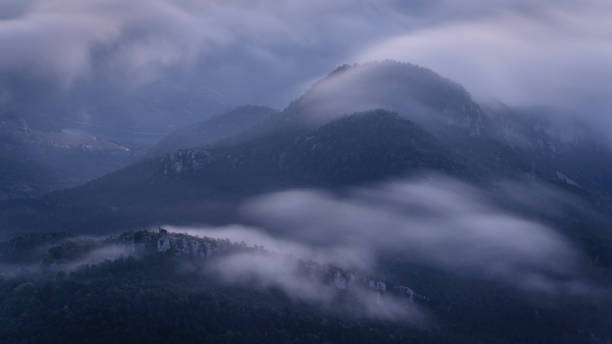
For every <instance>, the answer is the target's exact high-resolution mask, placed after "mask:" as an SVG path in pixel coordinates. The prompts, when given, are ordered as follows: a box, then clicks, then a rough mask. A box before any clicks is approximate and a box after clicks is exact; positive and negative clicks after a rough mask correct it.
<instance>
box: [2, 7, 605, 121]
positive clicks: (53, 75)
mask: <svg viewBox="0 0 612 344" xmlns="http://www.w3.org/2000/svg"><path fill="white" fill-rule="evenodd" d="M611 17H612V2H611V1H609V0H579V1H564V0H540V1H527V0H414V1H409V0H405V1H401V0H335V1H329V0H308V1H304V0H289V1H278V0H232V1H229V0H202V1H197V0H130V1H125V0H3V1H0V50H1V51H2V54H0V75H2V76H4V77H6V76H9V77H11V78H22V77H23V78H25V79H28V80H40V81H44V82H51V83H53V84H56V85H58V86H60V87H62V88H70V87H74V85H77V84H78V83H79V82H82V81H84V80H89V81H91V80H97V79H98V78H105V79H111V80H115V81H118V82H119V83H121V84H129V85H130V87H139V86H140V85H142V84H146V83H150V82H152V81H156V80H159V79H162V80H163V79H168V78H169V75H172V77H171V78H175V77H176V75H181V77H185V76H187V77H188V78H192V79H196V80H197V81H198V82H199V83H201V84H203V85H205V86H206V87H208V88H210V89H211V90H214V91H215V92H218V93H219V94H220V96H221V97H224V98H226V99H231V100H232V101H235V102H239V103H264V104H269V105H274V106H277V107H282V106H284V105H286V103H287V102H288V101H289V100H291V99H292V98H294V97H295V96H297V95H298V94H299V93H300V92H301V90H302V89H304V88H305V87H307V85H309V84H310V83H311V82H312V81H313V80H315V79H316V78H318V77H320V76H321V75H323V74H325V73H327V72H328V71H330V70H331V69H333V68H334V67H335V66H337V65H340V64H343V63H354V62H363V61H367V60H373V59H376V60H380V59H387V58H390V59H397V60H401V61H406V62H413V63H417V64H419V65H422V66H425V67H429V68H432V69H433V70H435V71H437V72H439V73H440V74H442V75H444V76H447V77H449V78H451V79H454V80H455V81H458V82H460V83H462V84H463V85H464V86H465V87H466V88H467V89H468V90H469V91H470V92H471V93H472V94H473V95H475V96H476V97H477V98H478V99H484V100H492V99H496V100H500V101H503V102H506V103H508V104H510V105H530V104H548V105H557V106H559V105H562V106H570V107H575V108H579V109H580V111H581V112H584V113H581V116H582V115H585V114H587V113H588V114H589V115H590V116H589V117H591V118H607V112H609V109H610V108H611V106H610V102H611V101H610V99H612V87H609V84H610V80H612V21H611V20H610V18H611ZM2 92H3V93H4V95H0V100H2V99H6V98H8V97H10V90H3V91H2ZM7 93H9V94H8V95H7Z"/></svg>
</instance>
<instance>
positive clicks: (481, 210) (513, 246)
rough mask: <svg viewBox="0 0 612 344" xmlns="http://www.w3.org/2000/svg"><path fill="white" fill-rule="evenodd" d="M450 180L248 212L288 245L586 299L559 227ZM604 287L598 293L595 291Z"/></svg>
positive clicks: (573, 254) (319, 195) (270, 204)
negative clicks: (395, 259) (384, 257)
mask: <svg viewBox="0 0 612 344" xmlns="http://www.w3.org/2000/svg"><path fill="white" fill-rule="evenodd" d="M494 204H495V202H494V201H493V200H492V199H491V198H490V195H488V194H487V193H485V192H482V191H479V190H478V189H475V188H474V187H471V186H468V185H466V184H463V183H461V182H458V181H454V180H451V179H446V178H441V177H438V178H434V179H422V180H410V181H398V182H395V183H389V184H385V185H381V186H379V187H372V188H367V189H360V190H355V191H353V192H352V193H351V194H350V195H349V196H346V197H337V196H334V195H331V194H327V193H324V192H319V191H308V190H296V191H287V192H282V193H277V194H272V195H267V196H264V197H261V198H258V199H255V200H253V201H252V202H250V203H249V204H248V205H246V207H245V212H246V213H247V214H249V215H250V216H252V217H253V218H255V219H257V221H258V222H259V223H260V224H261V225H262V226H263V227H264V228H267V230H271V231H272V232H273V233H275V234H276V235H279V236H281V237H283V238H285V240H295V241H297V242H300V243H302V244H305V245H310V246H311V247H314V248H316V249H315V250H325V249H328V248H338V247H342V248H343V250H344V251H345V252H353V253H354V254H356V255H361V257H363V259H362V261H363V262H376V259H377V257H379V256H380V255H381V254H383V253H387V254H393V255H399V256H400V257H403V259H405V260H406V261H407V262H412V263H415V264H424V265H427V266H430V267H434V268H439V269H444V270H446V271H449V272H451V273H456V274H459V275H464V274H467V275H476V276H482V277H485V278H489V279H491V280H494V281H499V282H502V283H505V284H507V285H510V286H514V287H516V288H518V289H520V290H525V291H529V292H538V293H544V294H547V295H552V296H561V295H586V294H588V293H587V291H589V290H591V285H590V282H589V281H588V279H586V278H584V276H582V275H581V272H580V266H581V264H583V263H584V257H583V256H582V254H581V252H580V251H579V250H578V249H577V248H576V247H574V246H573V245H572V244H571V243H570V242H569V241H568V240H567V239H566V238H565V237H563V236H562V235H561V234H559V233H558V232H557V231H555V230H553V229H552V228H550V227H548V226H546V225H544V224H542V223H538V222H536V221H533V220H530V219H528V218H524V217H521V216H518V215H515V214H513V213H511V212H509V211H505V210H503V209H502V208H500V207H497V206H495V205H494ZM595 289H596V288H595Z"/></svg>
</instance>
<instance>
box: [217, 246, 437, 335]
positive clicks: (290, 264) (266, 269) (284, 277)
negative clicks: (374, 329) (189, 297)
mask: <svg viewBox="0 0 612 344" xmlns="http://www.w3.org/2000/svg"><path fill="white" fill-rule="evenodd" d="M302 264H303V262H301V261H299V260H297V259H295V258H294V257H290V256H282V255H278V254H269V253H264V252H259V253H239V254H230V255H228V256H223V257H221V258H220V259H218V260H217V261H215V262H214V264H213V265H212V268H210V270H209V272H211V271H212V272H213V273H215V274H216V275H217V276H219V277H220V278H221V279H222V280H223V281H224V282H226V283H231V284H236V283H238V284H241V285H244V286H248V287H251V288H260V289H268V288H276V289H280V290H282V291H283V292H284V293H286V294H287V295H288V296H290V297H291V298H292V299H295V300H297V301H302V302H308V303H311V304H315V305H318V306H321V307H324V308H326V309H329V310H334V311H336V312H341V313H345V314H346V313H347V312H348V313H349V314H352V315H354V316H359V317H368V318H376V319H384V320H392V321H408V322H410V323H413V324H421V325H424V324H425V323H426V318H427V316H426V313H425V312H424V311H423V310H422V309H421V308H420V307H419V306H417V305H416V304H414V303H410V302H409V301H408V299H407V298H402V297H398V296H394V295H393V294H391V293H379V292H378V291H375V290H368V289H366V288H364V287H360V286H355V285H353V286H351V287H348V288H339V287H338V286H336V285H334V283H333V282H329V281H328V282H325V281H324V278H323V276H317V274H316V273H313V271H307V270H306V269H304V266H303V265H302ZM342 297H343V298H344V299H345V300H346V298H347V297H348V298H349V299H350V300H351V301H349V302H342V301H340V300H341V298H342Z"/></svg>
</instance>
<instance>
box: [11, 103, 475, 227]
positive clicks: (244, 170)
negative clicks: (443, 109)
mask: <svg viewBox="0 0 612 344" xmlns="http://www.w3.org/2000/svg"><path fill="white" fill-rule="evenodd" d="M425 170H436V171H444V172H446V173H449V174H453V175H465V173H466V169H465V168H464V166H463V165H462V164H461V163H460V162H458V161H457V157H456V156H455V155H454V154H453V153H451V152H450V151H449V150H447V149H446V148H445V147H443V146H442V145H440V143H439V142H438V140H437V139H436V138H435V137H433V136H432V135H430V134H428V133H427V132H425V131H424V130H422V129H421V128H419V127H418V126H416V125H415V124H414V123H412V122H410V121H408V120H406V119H403V118H401V117H400V116H399V115H397V114H394V113H389V112H387V111H384V110H375V111H370V112H366V113H360V114H354V115H351V116H348V117H345V118H340V119H338V120H336V121H334V122H331V123H329V124H326V125H323V126H321V127H319V128H316V129H312V130H305V131H303V132H300V133H296V132H289V133H279V134H277V135H271V136H266V137H261V138H258V139H255V140H252V141H248V142H246V143H240V144H236V145H229V146H222V147H209V148H206V147H204V148H192V149H186V150H178V151H176V152H174V153H170V154H167V155H166V156H164V157H162V158H151V159H148V160H145V161H142V162H139V163H136V164H133V165H130V166H129V167H126V168H124V169H122V170H119V171H117V172H114V173H112V174H109V175H107V176H105V177H103V178H100V179H97V180H94V181H92V182H89V183H87V184H85V185H83V186H80V187H77V188H74V189H71V190H66V191H62V192H57V193H53V194H50V195H48V196H46V197H44V198H43V199H42V200H41V201H40V202H30V203H27V202H25V203H21V204H19V203H18V202H17V203H16V202H10V203H6V204H5V206H4V207H2V206H0V209H1V211H0V214H2V215H1V216H3V217H4V219H5V220H4V223H5V224H6V225H7V227H5V229H9V228H12V229H15V228H19V227H21V226H25V228H27V227H30V226H32V225H34V227H36V228H38V227H39V223H38V222H39V221H40V223H45V226H46V228H49V229H51V228H54V229H55V230H67V229H68V228H70V230H73V231H108V230H110V229H111V228H113V226H132V225H146V224H147V223H149V224H150V223H164V222H167V221H175V220H178V221H181V222H183V223H192V222H202V221H204V222H226V221H231V220H232V217H231V216H232V215H231V214H233V212H234V211H235V208H236V207H237V206H238V204H239V203H240V201H241V200H243V199H244V198H245V197H250V196H254V195H257V194H259V193H263V192H270V191H274V190H282V189H285V188H295V187H324V188H331V189H339V188H343V187H346V186H351V185H358V184H362V183H367V182H373V181H377V180H383V179H385V178H390V177H394V176H396V177H398V176H403V175H406V174H409V173H418V172H419V171H425ZM24 206H25V207H26V208H29V209H32V208H31V207H34V209H36V210H34V211H33V212H34V213H38V214H39V215H40V216H41V217H40V218H39V219H38V220H37V218H36V216H33V215H32V211H27V212H26V213H28V214H30V215H29V218H28V220H27V221H25V222H22V223H20V224H19V223H16V222H17V221H19V220H18V219H19V218H20V217H21V216H22V215H19V214H21V213H22V212H23V207H24ZM151 209H157V211H155V212H151ZM25 228H24V229H25Z"/></svg>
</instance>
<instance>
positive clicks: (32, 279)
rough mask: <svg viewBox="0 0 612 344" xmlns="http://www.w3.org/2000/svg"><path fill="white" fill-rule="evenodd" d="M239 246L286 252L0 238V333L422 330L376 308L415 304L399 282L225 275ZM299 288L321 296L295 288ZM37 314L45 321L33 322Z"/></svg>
mask: <svg viewBox="0 0 612 344" xmlns="http://www.w3.org/2000/svg"><path fill="white" fill-rule="evenodd" d="M244 256H247V257H250V258H251V259H261V258H263V259H269V258H271V259H279V258H282V259H283V261H285V262H289V261H291V259H290V258H289V257H282V256H278V257H277V255H274V254H271V253H267V252H265V251H263V250H262V249H261V248H255V247H249V246H246V245H244V244H238V243H232V242H229V241H227V240H219V239H211V238H198V237H193V236H189V235H184V234H178V233H168V232H167V231H165V230H159V231H138V232H128V233H122V234H120V235H115V236H111V237H107V238H91V237H78V236H70V235H66V234H62V233H54V234H46V235H28V236H21V237H17V238H13V239H12V240H10V241H7V242H4V243H0V266H2V272H3V274H4V273H6V272H7V271H9V272H8V273H6V274H4V275H3V276H0V295H1V296H2V297H0V300H1V301H0V319H2V320H3V326H2V327H0V340H2V341H3V342H7V343H27V342H32V341H34V342H37V343H53V342H57V340H62V341H66V342H70V341H73V340H74V338H75V336H76V337H82V336H83V335H87V336H88V338H92V339H91V340H90V342H92V343H107V342H108V341H109V340H114V341H119V342H140V341H142V340H150V341H153V342H155V341H159V340H167V341H169V342H175V341H178V340H180V341H181V342H184V343H199V342H202V341H209V340H210V341H214V342H218V341H222V342H240V343H244V342H252V343H259V342H262V341H270V340H272V341H275V342H284V341H287V340H289V341H296V340H297V341H298V342H302V341H303V342H311V341H313V340H315V341H319V340H335V341H344V340H347V339H351V340H352V341H353V342H356V343H359V342H363V343H367V342H371V341H375V342H388V343H395V342H405V341H406V340H407V339H408V338H411V337H414V336H422V337H428V336H429V335H428V334H426V333H421V332H419V331H417V330H415V329H414V328H413V327H406V326H405V322H404V320H403V319H402V318H401V316H402V313H398V314H397V315H393V316H394V318H389V314H387V310H386V307H389V305H390V304H393V305H394V306H395V307H396V308H397V309H403V308H406V309H410V307H412V306H413V305H414V304H415V303H416V302H418V299H417V298H416V297H415V295H414V293H412V291H411V290H410V289H409V288H407V287H403V286H402V287H401V288H393V285H392V284H387V283H386V282H385V281H382V280H380V279H375V278H372V277H369V276H365V275H359V274H356V273H353V272H350V271H345V270H342V269H339V268H336V267H333V266H325V265H320V264H317V263H314V262H306V261H301V262H300V261H296V262H294V264H295V266H291V265H289V267H291V268H290V269H289V270H285V271H283V272H280V271H279V272H277V274H276V275H277V276H282V278H285V279H290V280H292V281H293V282H292V283H293V284H292V285H291V286H290V287H289V286H288V285H284V284H282V283H281V284H276V282H275V281H274V279H272V280H271V281H270V283H271V286H270V287H266V286H260V285H259V283H258V282H257V280H252V281H251V280H245V281H243V282H241V281H228V280H227V279H226V278H227V275H226V274H225V273H226V272H228V270H231V264H230V265H227V263H226V262H232V261H233V260H234V259H236V258H238V259H240V258H241V257H244ZM7 267H15V269H12V270H11V269H9V268H7ZM17 267H19V268H17ZM224 276H225V277H224ZM258 278H269V276H267V275H262V276H259V277H258ZM308 290H312V291H313V292H314V294H313V295H316V294H320V295H321V296H322V297H324V298H325V299H321V300H319V299H318V298H317V297H315V298H314V299H312V298H311V297H309V296H307V295H304V296H302V295H301V294H302V293H307V292H308ZM408 292H409V293H408ZM328 298H329V299H328ZM323 301H325V302H323ZM24 306H26V307H27V308H23V307H24ZM26 309H27V311H26ZM49 312H51V313H52V314H54V317H53V318H52V320H49V319H47V320H43V319H42V318H41V317H42V315H43V314H49ZM255 319H257V320H255ZM264 328H265V330H263V329H264ZM347 329H350V330H349V331H348V333H347V332H346V331H347ZM91 333H95V334H96V335H95V336H91Z"/></svg>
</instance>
